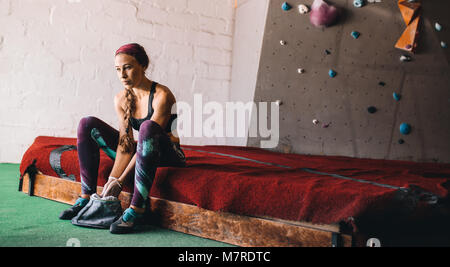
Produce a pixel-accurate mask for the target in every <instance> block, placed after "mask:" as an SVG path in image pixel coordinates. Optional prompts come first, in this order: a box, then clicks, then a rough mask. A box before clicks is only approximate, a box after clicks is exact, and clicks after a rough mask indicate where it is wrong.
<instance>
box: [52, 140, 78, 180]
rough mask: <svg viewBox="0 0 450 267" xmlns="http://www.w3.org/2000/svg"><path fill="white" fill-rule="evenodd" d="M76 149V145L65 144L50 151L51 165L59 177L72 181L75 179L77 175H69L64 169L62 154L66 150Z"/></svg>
mask: <svg viewBox="0 0 450 267" xmlns="http://www.w3.org/2000/svg"><path fill="white" fill-rule="evenodd" d="M76 149H77V147H76V146H69V145H64V146H61V147H58V148H56V149H54V150H52V152H50V156H49V161H50V166H52V169H53V170H54V171H55V172H56V173H57V174H58V176H59V177H61V178H63V179H67V180H70V181H75V175H73V174H70V175H67V174H66V173H65V172H64V170H63V169H62V167H61V155H62V153H63V152H65V151H70V150H76Z"/></svg>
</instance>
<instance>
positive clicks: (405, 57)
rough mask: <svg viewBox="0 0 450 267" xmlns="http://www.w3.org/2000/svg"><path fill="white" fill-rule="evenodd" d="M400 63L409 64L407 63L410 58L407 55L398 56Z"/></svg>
mask: <svg viewBox="0 0 450 267" xmlns="http://www.w3.org/2000/svg"><path fill="white" fill-rule="evenodd" d="M400 61H402V62H409V61H411V57H410V56H408V55H401V56H400Z"/></svg>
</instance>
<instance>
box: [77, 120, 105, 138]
mask: <svg viewBox="0 0 450 267" xmlns="http://www.w3.org/2000/svg"><path fill="white" fill-rule="evenodd" d="M99 121H100V119H99V118H97V117H94V116H87V117H83V118H82V119H81V120H80V122H79V123H78V130H77V134H78V136H82V135H89V136H90V135H91V131H92V129H93V128H95V127H96V125H98V122H99Z"/></svg>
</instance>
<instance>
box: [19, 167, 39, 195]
mask: <svg viewBox="0 0 450 267" xmlns="http://www.w3.org/2000/svg"><path fill="white" fill-rule="evenodd" d="M36 161H37V160H36V159H33V162H32V163H31V164H30V165H28V166H27V168H26V169H25V171H24V172H23V174H22V175H20V180H19V191H22V187H23V177H24V176H25V174H27V173H28V177H29V182H28V195H30V196H32V195H33V192H34V178H35V177H36V174H37V173H38V169H37V168H36Z"/></svg>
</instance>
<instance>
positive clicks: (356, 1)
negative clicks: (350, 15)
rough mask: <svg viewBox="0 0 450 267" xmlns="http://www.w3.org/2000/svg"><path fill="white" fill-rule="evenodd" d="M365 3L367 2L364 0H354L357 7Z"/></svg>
mask: <svg viewBox="0 0 450 267" xmlns="http://www.w3.org/2000/svg"><path fill="white" fill-rule="evenodd" d="M364 4H365V3H364V0H355V1H353V5H354V6H355V7H362V6H363V5H364Z"/></svg>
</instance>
